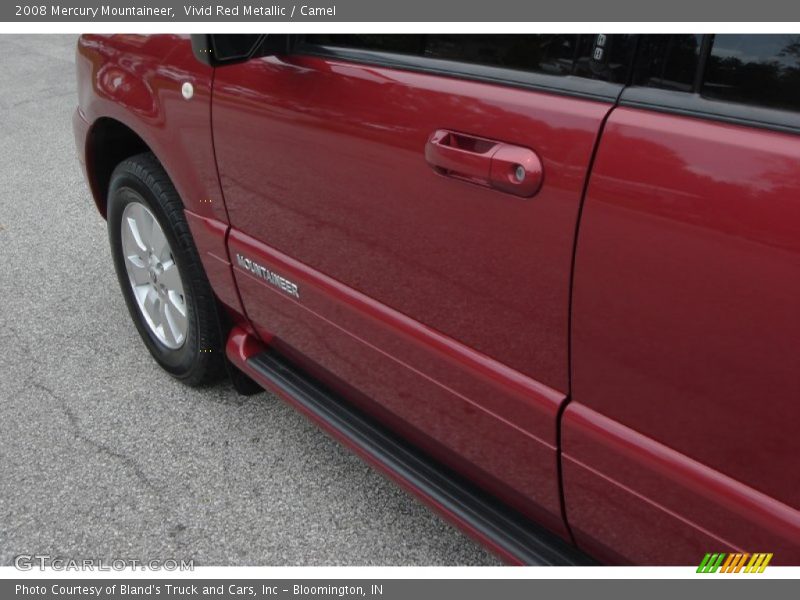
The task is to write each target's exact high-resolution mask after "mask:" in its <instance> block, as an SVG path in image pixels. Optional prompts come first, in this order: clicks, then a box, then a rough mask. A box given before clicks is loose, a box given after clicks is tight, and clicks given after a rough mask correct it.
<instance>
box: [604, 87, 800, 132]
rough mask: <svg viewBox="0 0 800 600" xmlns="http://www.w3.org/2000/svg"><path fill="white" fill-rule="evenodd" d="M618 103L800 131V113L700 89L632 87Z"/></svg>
mask: <svg viewBox="0 0 800 600" xmlns="http://www.w3.org/2000/svg"><path fill="white" fill-rule="evenodd" d="M619 105H620V106H628V107H631V108H642V109H648V110H653V111H656V112H664V113H670V114H677V115H681V116H687V117H696V118H701V119H705V120H710V121H720V122H723V123H731V124H733V125H744V126H747V127H756V128H759V129H768V130H771V131H781V132H784V133H794V134H800V113H796V112H792V111H788V110H779V109H775V108H764V107H761V106H752V105H749V104H738V103H736V102H728V101H725V100H712V99H709V98H704V97H703V96H701V95H700V94H699V93H697V92H695V93H690V92H680V91H675V90H662V89H658V88H650V87H642V86H631V87H627V88H625V89H624V90H623V91H622V94H621V95H620V97H619Z"/></svg>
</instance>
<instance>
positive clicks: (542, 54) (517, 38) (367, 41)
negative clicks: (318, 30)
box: [305, 34, 634, 83]
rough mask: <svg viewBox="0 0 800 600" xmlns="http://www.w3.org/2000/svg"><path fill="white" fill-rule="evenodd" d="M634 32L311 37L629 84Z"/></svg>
mask: <svg viewBox="0 0 800 600" xmlns="http://www.w3.org/2000/svg"><path fill="white" fill-rule="evenodd" d="M633 38H634V36H631V35H604V34H566V35H556V34H542V35H493V34H465V35H446V34H445V35H440V34H436V35H339V34H334V35H330V34H324V35H319V34H315V35H308V36H306V38H305V39H306V41H307V42H309V43H312V44H321V45H329V46H337V47H344V48H357V49H362V50H375V51H383V52H398V53H401V54H412V55H416V56H420V57H426V58H435V59H444V60H451V61H457V62H463V63H469V64H476V65H486V66H492V67H502V68H507V69H517V70H521V71H527V72H532V73H543V74H547V75H562V76H566V75H574V76H578V77H586V78H590V79H601V80H604V81H609V82H613V83H624V82H625V80H626V78H627V73H628V67H629V64H630V62H631V59H632V54H633Z"/></svg>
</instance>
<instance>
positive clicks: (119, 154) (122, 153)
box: [86, 117, 150, 218]
mask: <svg viewBox="0 0 800 600" xmlns="http://www.w3.org/2000/svg"><path fill="white" fill-rule="evenodd" d="M142 152H150V148H149V147H148V145H147V144H146V143H145V142H144V140H142V138H140V137H139V136H138V135H136V133H135V132H134V131H133V130H132V129H130V128H129V127H127V126H126V125H123V124H122V123H120V122H119V121H116V120H114V119H111V118H108V117H103V118H100V119H98V120H97V121H96V122H95V123H94V125H93V126H92V129H91V131H90V132H89V138H88V140H87V144H86V171H87V174H88V177H89V185H90V187H91V188H92V195H93V196H94V201H95V204H96V205H97V210H99V211H100V214H101V215H103V218H106V207H107V204H108V184H109V183H110V181H111V174H112V173H113V172H114V168H115V167H116V166H117V165H118V164H119V163H120V162H122V161H123V160H125V159H126V158H130V157H131V156H135V155H137V154H141V153H142Z"/></svg>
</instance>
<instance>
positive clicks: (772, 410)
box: [562, 35, 800, 565]
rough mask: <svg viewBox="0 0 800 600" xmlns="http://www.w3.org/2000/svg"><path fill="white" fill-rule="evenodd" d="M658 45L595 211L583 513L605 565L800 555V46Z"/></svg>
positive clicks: (571, 451)
mask: <svg viewBox="0 0 800 600" xmlns="http://www.w3.org/2000/svg"><path fill="white" fill-rule="evenodd" d="M640 48H641V50H642V51H643V54H642V56H640V59H639V60H638V61H637V65H638V66H637V75H636V78H635V83H636V85H634V86H632V87H630V88H628V89H626V90H625V92H624V93H623V95H622V97H621V101H620V104H621V106H620V107H619V108H617V109H615V110H614V111H613V113H612V114H611V116H610V117H609V119H608V122H607V124H606V127H605V129H604V133H603V138H602V140H601V143H600V146H599V149H598V152H597V156H596V158H595V163H594V167H593V171H592V176H591V180H590V184H589V187H588V191H587V197H586V200H585V205H584V209H583V213H582V218H581V228H580V237H579V239H578V245H577V255H576V270H575V282H574V289H575V294H574V299H573V307H574V317H573V319H574V326H573V345H572V347H573V357H572V360H573V363H572V364H573V389H572V392H573V400H572V402H571V403H570V404H569V406H568V407H567V408H566V410H565V413H564V423H563V424H564V430H563V436H562V440H563V452H564V464H563V467H564V469H563V475H564V489H565V502H566V512H567V517H568V520H569V523H570V525H571V528H572V531H573V532H574V534H575V537H576V540H577V541H578V544H579V545H580V546H581V547H583V548H584V549H585V550H587V551H590V552H592V553H593V554H595V555H596V556H599V557H602V558H603V559H604V560H606V561H612V562H626V563H627V562H630V563H639V564H641V563H649V564H695V565H697V564H699V563H700V561H701V560H702V558H703V556H704V555H705V553H720V552H721V553H725V554H728V555H729V556H730V555H735V554H737V553H738V554H739V555H742V556H743V555H747V556H746V558H741V556H740V557H739V558H736V559H735V562H734V564H738V563H739V562H741V561H744V560H747V561H749V560H751V558H750V557H751V556H752V555H754V554H757V553H771V554H773V555H774V557H773V558H772V559H771V560H772V562H773V563H776V564H798V562H800V485H798V481H800V469H799V468H798V463H797V457H798V455H800V436H798V435H797V427H798V425H799V424H800V403H799V402H798V399H800V359H799V358H798V352H797V344H798V340H800V311H798V308H800V137H799V135H798V134H800V101H799V100H798V99H799V98H800V79H798V73H800V54H799V53H798V50H800V46H798V39H797V36H784V35H768V36H742V35H719V36H691V35H679V36H652V37H651V36H647V37H646V38H645V39H644V40H642V42H641V44H640ZM726 560H727V559H726ZM730 560H734V559H730ZM755 560H758V559H755Z"/></svg>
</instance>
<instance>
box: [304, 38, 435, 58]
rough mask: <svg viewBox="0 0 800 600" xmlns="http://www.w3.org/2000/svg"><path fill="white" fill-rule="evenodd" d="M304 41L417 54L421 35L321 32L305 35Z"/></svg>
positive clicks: (420, 47) (420, 45)
mask: <svg viewBox="0 0 800 600" xmlns="http://www.w3.org/2000/svg"><path fill="white" fill-rule="evenodd" d="M306 41H308V42H310V43H312V44H320V45H322V46H341V47H344V48H359V49H361V50H378V51H381V52H399V53H401V54H419V53H420V52H421V50H422V36H421V35H405V34H393V35H378V34H369V33H366V34H360V33H354V34H330V33H321V34H314V35H307V36H306Z"/></svg>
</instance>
